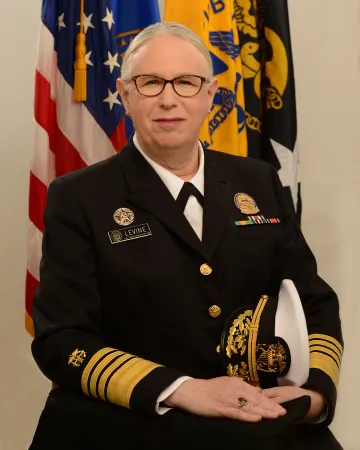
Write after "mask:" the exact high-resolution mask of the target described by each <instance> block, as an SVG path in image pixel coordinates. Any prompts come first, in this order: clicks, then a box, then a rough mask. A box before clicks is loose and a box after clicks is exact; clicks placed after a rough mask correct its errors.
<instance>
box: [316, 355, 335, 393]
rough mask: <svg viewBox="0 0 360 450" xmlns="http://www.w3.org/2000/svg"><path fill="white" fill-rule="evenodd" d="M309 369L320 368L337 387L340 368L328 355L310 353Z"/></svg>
mask: <svg viewBox="0 0 360 450" xmlns="http://www.w3.org/2000/svg"><path fill="white" fill-rule="evenodd" d="M310 369H320V370H322V371H323V372H324V373H326V375H328V376H329V377H330V378H331V381H332V382H333V383H334V385H335V387H336V388H337V386H338V384H339V376H340V370H339V368H338V366H337V364H336V362H335V361H334V360H333V359H332V358H331V357H330V356H327V355H324V354H323V353H318V352H313V353H310Z"/></svg>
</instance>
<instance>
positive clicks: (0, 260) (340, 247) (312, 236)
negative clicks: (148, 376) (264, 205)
mask: <svg viewBox="0 0 360 450" xmlns="http://www.w3.org/2000/svg"><path fill="white" fill-rule="evenodd" d="M160 3H163V2H162V1H161V2H160ZM339 4H340V3H339V2H338V1H336V0H317V1H316V2H314V0H301V1H296V0H289V6H290V11H291V25H292V34H293V46H294V58H295V63H296V77H297V91H298V103H299V138H300V146H301V163H302V178H303V201H304V222H303V224H304V225H303V228H304V232H305V235H306V237H307V239H308V241H309V243H310V245H311V247H312V249H313V250H314V252H315V254H316V256H317V259H318V263H319V270H320V273H321V274H322V275H323V277H324V278H325V279H326V280H327V281H328V282H329V283H330V284H331V285H332V286H334V287H335V288H336V290H337V291H338V293H339V295H340V299H341V312H342V318H343V324H344V332H345V338H346V344H347V345H346V357H345V361H344V368H343V376H342V380H341V386H340V401H339V408H338V413H337V418H336V420H335V423H334V426H333V429H334V430H335V432H336V434H337V435H338V436H339V437H340V438H341V440H342V442H343V445H344V448H345V450H359V448H360V436H359V434H358V433H357V430H356V426H355V422H356V415H357V414H358V405H359V404H360V396H359V389H358V388H356V384H355V381H356V371H358V372H359V371H360V362H359V358H358V356H359V350H358V347H357V346H358V342H359V341H360V327H357V323H359V321H360V311H359V305H358V301H357V290H358V278H359V276H358V270H359V267H360V266H359V263H358V262H357V259H356V258H355V256H357V255H358V254H359V253H360V234H359V233H356V229H355V228H356V227H357V226H358V224H359V223H360V212H359V210H360V209H359V197H360V181H359V178H358V176H357V175H358V171H359V168H360V133H359V129H360V87H359V78H360V37H359V36H360V35H359V29H360V27H359V21H360V0H347V1H346V2H344V6H343V7H340V6H339ZM345 4H346V7H345ZM21 7H22V13H21V14H20V13H19V4H18V2H4V1H2V2H0V17H2V18H3V20H2V25H1V28H0V54H1V74H0V91H1V96H0V99H1V109H0V114H1V121H0V123H1V137H0V139H1V147H0V149H1V150H0V180H1V189H0V211H1V220H0V236H1V240H0V242H1V244H0V248H1V253H0V299H1V314H0V354H1V376H0V380H1V382H0V450H26V449H27V448H28V447H27V446H28V443H29V440H30V437H31V435H32V432H33V429H34V427H35V424H36V422H37V419H38V416H39V413H40V411H41V408H42V406H43V403H44V399H45V397H46V392H47V390H48V387H49V383H48V382H47V381H46V380H44V378H43V377H42V376H41V375H40V373H39V372H38V370H37V369H36V367H35V365H34V363H33V362H32V359H31V356H30V352H29V345H30V338H29V337H28V336H27V335H26V333H25V331H24V325H23V312H24V307H23V298H24V274H25V232H26V221H27V187H28V172H29V155H30V152H31V146H32V101H33V72H34V64H35V59H36V40H37V30H38V20H39V11H40V0H32V1H31V2H30V1H28V2H22V4H21ZM49 450H50V449H49Z"/></svg>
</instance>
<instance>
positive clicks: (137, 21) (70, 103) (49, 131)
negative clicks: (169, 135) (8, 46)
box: [26, 0, 160, 334]
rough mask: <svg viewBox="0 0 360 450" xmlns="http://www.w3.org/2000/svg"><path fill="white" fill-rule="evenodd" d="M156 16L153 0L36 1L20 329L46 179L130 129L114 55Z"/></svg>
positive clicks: (86, 161)
mask: <svg viewBox="0 0 360 450" xmlns="http://www.w3.org/2000/svg"><path fill="white" fill-rule="evenodd" d="M81 7H83V8H84V10H83V14H82V15H81V14H80V11H81ZM81 17H82V25H83V29H84V33H85V34H86V67H87V100H86V101H85V102H80V103H76V102H74V62H75V59H76V57H75V47H76V45H75V44H76V36H77V34H78V33H79V31H80V18H81ZM159 20H160V17H159V10H158V4H157V0H131V1H130V0H112V1H111V0H85V1H84V0H43V3H42V11H41V29H40V39H39V50H38V61H37V67H36V75H35V105H34V115H35V142H34V149H33V155H32V158H31V167H30V188H29V224H28V235H27V255H28V258H27V274H26V329H27V330H28V332H29V333H30V334H33V324H32V319H31V309H32V301H33V298H34V295H35V291H36V289H37V286H38V283H39V266H40V259H41V243H42V234H43V231H44V223H43V213H44V208H45V203H46V196H47V189H48V186H49V184H50V183H51V181H52V180H53V179H54V178H56V177H58V176H61V175H63V174H65V173H68V172H71V171H73V170H76V169H79V168H82V167H86V166H88V165H90V164H93V163H95V162H98V161H100V160H103V159H105V158H108V157H110V156H112V155H114V154H115V153H116V152H119V151H120V150H121V148H122V147H123V145H124V144H125V142H126V136H129V134H130V133H131V131H132V130H131V124H129V122H128V121H126V120H125V112H124V109H123V107H122V106H121V104H120V98H119V95H118V93H117V91H116V80H117V78H118V77H119V75H120V66H121V57H122V55H123V53H124V51H125V50H126V48H127V46H128V45H129V43H130V42H131V40H132V39H133V37H134V36H135V35H136V34H137V33H138V32H139V31H141V29H142V28H144V27H145V26H146V25H148V24H150V23H153V22H156V21H159ZM118 24H120V26H121V27H124V24H126V26H127V28H122V29H121V28H119V27H118ZM129 125H130V126H129Z"/></svg>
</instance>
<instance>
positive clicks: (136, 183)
mask: <svg viewBox="0 0 360 450" xmlns="http://www.w3.org/2000/svg"><path fill="white" fill-rule="evenodd" d="M119 156H120V161H121V167H122V170H123V173H124V177H125V179H126V181H127V183H128V186H129V190H130V193H129V195H128V196H127V197H126V200H127V201H129V202H130V203H132V204H134V205H136V206H137V207H139V208H141V209H143V210H144V211H147V212H149V213H150V214H152V215H153V216H155V217H156V218H157V219H158V220H159V221H161V222H162V223H163V224H164V225H165V226H166V227H167V228H168V229H169V230H170V231H172V232H173V233H175V234H176V235H177V236H178V237H179V238H180V239H181V240H182V241H183V242H185V243H186V244H187V245H189V246H190V247H191V248H192V249H193V250H195V251H196V252H197V253H199V254H200V255H202V256H203V258H204V259H205V260H208V259H209V255H208V252H207V251H206V250H205V247H204V246H203V245H202V243H201V241H200V240H199V239H198V237H197V235H196V233H195V232H194V230H193V229H192V227H191V225H190V224H189V222H188V221H187V219H186V217H185V216H184V214H183V212H182V211H181V209H180V208H179V206H178V205H177V204H176V202H175V200H174V198H173V197H172V195H171V194H170V192H169V190H168V189H167V187H166V186H165V185H164V183H163V182H162V180H161V179H160V177H159V176H158V175H157V173H156V172H155V171H154V170H153V169H152V167H151V166H150V165H149V164H148V163H147V161H146V160H145V159H144V158H143V156H142V155H141V154H140V153H139V151H138V150H137V149H136V147H135V146H134V144H133V143H132V141H129V142H128V144H127V145H126V146H125V147H124V149H123V150H122V151H121V154H120V155H119Z"/></svg>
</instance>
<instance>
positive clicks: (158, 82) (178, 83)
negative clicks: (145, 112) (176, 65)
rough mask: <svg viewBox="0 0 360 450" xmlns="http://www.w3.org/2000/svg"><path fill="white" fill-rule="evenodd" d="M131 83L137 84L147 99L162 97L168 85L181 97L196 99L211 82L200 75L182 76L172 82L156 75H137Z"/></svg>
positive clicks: (138, 89) (137, 87)
mask: <svg viewBox="0 0 360 450" xmlns="http://www.w3.org/2000/svg"><path fill="white" fill-rule="evenodd" d="M130 81H133V82H134V83H135V86H136V89H137V91H138V92H139V94H141V95H145V96H146V97H156V96H157V95H160V94H161V93H162V91H163V90H164V89H165V86H166V85H167V84H168V83H170V84H171V85H172V87H173V89H174V91H175V92H176V93H177V94H178V95H180V97H194V96H195V95H197V94H198V93H199V92H200V91H201V88H202V86H203V84H204V83H205V82H208V81H209V80H208V79H207V78H205V77H201V76H199V75H182V76H181V77H176V78H173V79H172V80H165V79H164V78H161V77H156V76H155V75H136V76H135V77H132V78H131V80H130Z"/></svg>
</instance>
